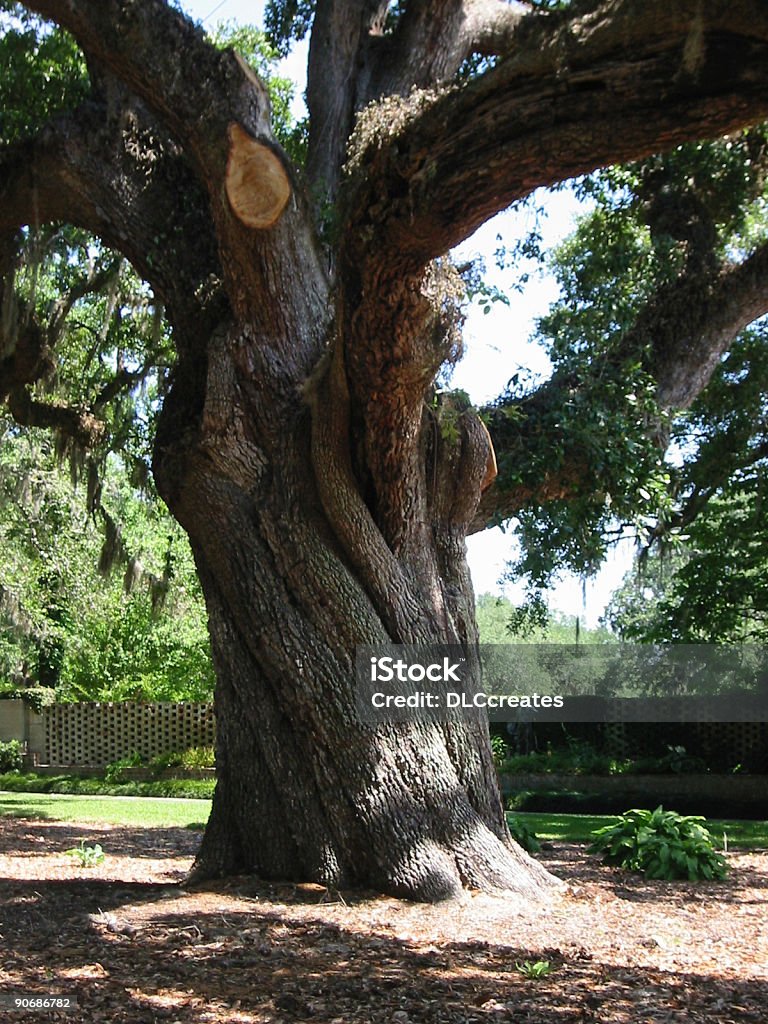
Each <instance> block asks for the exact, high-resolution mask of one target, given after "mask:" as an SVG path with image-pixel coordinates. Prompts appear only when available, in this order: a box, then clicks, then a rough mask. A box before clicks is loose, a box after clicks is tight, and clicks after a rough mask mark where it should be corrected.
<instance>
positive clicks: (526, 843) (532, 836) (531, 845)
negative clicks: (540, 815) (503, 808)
mask: <svg viewBox="0 0 768 1024" xmlns="http://www.w3.org/2000/svg"><path fill="white" fill-rule="evenodd" d="M507 824H508V826H509V834H510V835H511V836H512V838H513V839H514V840H515V842H516V843H519V844H520V846H522V848H523V849H524V850H525V851H526V852H527V853H538V852H539V850H540V849H541V843H540V842H539V837H538V836H537V835H536V833H535V832H533V831H532V830H531V829H529V828H528V826H527V825H524V824H523V822H522V821H521V820H520V819H519V818H515V817H512V816H511V815H509V816H508V818H507Z"/></svg>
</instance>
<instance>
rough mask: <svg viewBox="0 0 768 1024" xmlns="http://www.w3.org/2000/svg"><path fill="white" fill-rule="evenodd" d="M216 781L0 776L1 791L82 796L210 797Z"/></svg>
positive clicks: (27, 773) (199, 798)
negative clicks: (132, 780) (136, 780)
mask: <svg viewBox="0 0 768 1024" xmlns="http://www.w3.org/2000/svg"><path fill="white" fill-rule="evenodd" d="M215 787H216V781H215V780H214V779H210V780H207V779H206V780H198V779H158V780H156V781H154V782H105V781H104V780H103V779H86V778H81V777H80V776H79V775H35V774H34V772H6V773H5V774H2V775H0V790H3V789H4V790H7V791H9V792H12V793H68V794H72V795H81V796H167V797H181V798H185V797H186V798H187V799H193V800H209V799H210V798H211V797H212V796H213V790H214V789H215Z"/></svg>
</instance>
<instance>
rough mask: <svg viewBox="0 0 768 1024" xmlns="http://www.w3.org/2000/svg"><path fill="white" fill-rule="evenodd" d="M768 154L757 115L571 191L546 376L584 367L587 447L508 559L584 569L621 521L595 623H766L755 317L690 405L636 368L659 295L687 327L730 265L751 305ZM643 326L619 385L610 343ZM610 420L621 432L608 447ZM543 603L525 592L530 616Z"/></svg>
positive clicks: (656, 345)
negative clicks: (662, 397) (616, 583)
mask: <svg viewBox="0 0 768 1024" xmlns="http://www.w3.org/2000/svg"><path fill="white" fill-rule="evenodd" d="M767 160H768V155H767V152H766V134H765V129H764V128H763V127H761V126H758V127H756V128H752V129H749V130H748V131H746V132H743V133H737V134H734V135H731V136H729V137H728V138H727V139H723V140H720V141H715V142H711V143H696V144H686V145H684V146H681V147H678V148H677V149H676V150H674V151H673V152H672V153H670V154H668V155H666V156H656V157H652V158H650V159H647V160H644V161H641V162H639V163H635V164H629V165H625V166H622V167H614V168H611V169H609V170H607V171H603V172H600V173H598V174H597V175H593V176H591V177H588V178H586V179H584V180H582V181H581V182H580V183H579V184H578V190H579V191H580V192H581V194H582V195H584V196H585V197H586V198H588V199H590V200H591V202H592V203H593V209H592V211H591V212H590V213H589V214H588V215H586V216H584V217H583V218H582V219H581V222H580V224H579V226H578V228H577V230H576V231H575V232H574V234H573V235H572V236H571V237H570V238H569V239H567V240H566V241H565V242H564V243H563V244H562V245H561V246H560V247H559V248H558V249H557V251H556V252H555V253H554V254H553V256H552V257H551V260H550V264H551V266H552V268H553V270H554V271H555V273H556V275H557V277H558V279H559V281H560V283H561V286H562V296H561V298H560V299H559V300H558V302H557V303H555V304H554V306H553V307H552V309H551V310H550V312H549V314H548V315H546V316H545V317H543V318H542V319H541V321H540V323H539V330H538V333H539V338H540V340H541V341H543V342H544V344H545V345H546V346H547V349H548V351H549V353H550V355H551V357H552V360H553V363H554V365H555V367H556V371H555V373H556V374H558V373H559V374H566V375H569V374H570V375H571V376H572V377H573V376H577V375H583V374H584V373H585V369H586V368H587V367H591V373H592V385H591V392H590V406H589V409H588V410H586V411H585V410H583V409H582V408H581V405H579V406H578V407H577V408H578V413H579V423H578V425H577V429H576V431H570V432H569V433H570V437H571V441H573V439H574V436H575V437H577V438H578V443H580V444H581V445H582V446H583V447H584V450H585V452H588V453H589V455H588V460H589V463H590V467H591V472H592V487H591V488H584V486H583V485H584V482H585V480H584V478H583V477H582V479H581V481H580V485H581V487H582V490H581V493H580V494H579V495H578V498H577V500H566V501H560V502H554V503H551V504H550V505H549V506H547V507H545V508H544V509H543V511H542V510H535V509H529V510H527V511H526V513H525V514H524V516H523V530H522V540H523V544H524V547H523V554H522V557H521V558H520V561H519V565H518V569H519V570H520V571H523V572H528V573H529V574H530V578H531V580H532V583H533V593H534V594H536V593H537V587H540V586H544V585H546V583H547V581H548V578H549V575H550V573H551V572H552V571H553V570H556V569H558V568H562V567H563V565H570V566H572V567H573V568H575V569H577V570H578V571H582V572H584V571H589V570H590V569H591V568H593V567H594V566H595V565H596V564H598V563H599V561H600V560H601V559H602V556H603V554H604V551H605V548H606V545H607V544H609V543H611V541H612V540H615V539H617V538H619V537H621V536H625V535H626V527H630V528H631V529H632V531H633V532H634V533H635V536H636V538H637V541H638V544H639V545H640V549H641V550H640V553H639V555H638V561H637V568H636V570H635V571H634V572H633V573H632V575H631V577H628V579H627V580H626V581H625V584H624V586H623V587H622V589H621V591H620V592H619V593H617V594H616V595H615V597H614V599H613V601H612V603H611V606H610V608H609V610H608V614H607V619H606V621H607V622H608V623H609V624H610V625H611V627H612V628H613V629H615V630H617V631H618V632H619V633H620V635H621V636H622V637H623V638H625V639H632V640H644V641H657V642H662V641H677V642H688V643H696V642H709V641H727V640H749V639H752V640H759V638H760V637H761V636H762V633H763V630H764V620H765V608H766V604H765V587H764V585H763V582H762V577H763V568H764V564H765V553H766V551H765V544H764V542H763V540H762V537H763V535H764V528H763V527H764V521H763V520H764V508H763V501H762V493H763V489H764V479H765V470H766V455H768V444H767V439H766V415H765V413H766V407H767V402H768V361H767V360H768V356H767V353H768V348H766V344H765V341H766V333H765V332H766V325H765V321H764V319H758V320H756V321H755V322H753V323H751V324H750V326H749V327H747V328H746V329H745V330H743V331H741V332H740V333H738V334H737V335H736V336H735V337H734V338H732V339H730V338H726V337H723V338H721V341H720V345H719V347H718V350H719V353H720V354H719V356H718V359H717V360H716V361H715V359H714V354H713V356H712V359H711V361H710V366H709V372H711V378H710V380H709V383H708V385H707V387H706V388H705V389H703V390H702V391H701V392H699V393H697V394H695V395H692V396H691V400H690V402H689V403H688V407H685V406H683V407H682V408H681V407H680V406H678V405H676V404H675V405H672V406H670V407H669V408H668V409H659V408H658V405H657V403H658V399H659V395H658V392H657V390H656V382H655V378H654V376H653V375H652V374H651V373H649V370H648V366H649V360H650V359H651V358H657V356H655V355H654V352H655V351H656V349H659V350H660V351H661V352H662V358H663V357H665V356H666V353H665V352H664V347H665V346H669V345H670V344H671V343H672V342H673V341H674V340H675V337H674V335H675V334H676V333H678V332H680V330H681V324H680V323H679V322H673V324H672V326H671V328H670V327H668V325H667V324H664V325H663V330H660V329H659V326H658V325H657V324H655V323H654V322H653V321H652V322H651V324H650V327H649V326H648V325H647V324H646V323H645V321H646V320H648V319H650V311H651V310H654V311H655V312H654V315H655V316H658V312H657V311H656V310H657V306H658V304H659V301H660V297H663V296H665V295H669V294H673V293H674V292H676V291H679V290H680V289H682V288H685V289H686V290H687V292H688V295H687V298H685V300H684V301H687V303H688V305H687V307H686V306H685V305H683V306H682V307H681V309H680V313H681V317H682V321H683V322H682V326H683V327H687V326H688V324H689V322H691V321H693V320H695V319H696V318H697V317H698V316H699V315H700V307H701V306H702V305H704V307H705V308H707V309H708V310H709V314H708V315H710V314H711V313H712V306H711V305H710V302H711V298H710V293H713V292H714V294H716V295H718V296H719V301H723V298H724V293H722V292H719V290H718V287H717V286H718V284H719V283H720V282H721V281H734V279H735V274H736V270H737V268H738V269H739V270H740V272H741V273H745V274H746V272H747V271H749V275H754V276H751V279H750V281H749V284H748V285H747V290H748V291H749V292H750V293H751V296H752V298H751V300H750V301H751V302H752V303H754V304H755V305H754V306H753V308H754V309H756V310H757V311H758V312H759V310H760V304H761V302H762V292H763V287H762V283H761V280H760V275H759V273H758V271H759V261H760V254H761V251H762V249H763V247H764V246H765V243H766V231H767V228H768V224H767V223H766V213H765V199H766V194H765V172H766V166H767V163H766V161H767ZM745 257H746V258H745ZM739 261H741V262H739ZM696 289H699V290H700V294H699V296H697V292H696ZM736 308H737V309H738V308H741V307H740V306H738V305H737V307H736ZM727 313H728V315H729V316H730V315H732V313H733V310H732V309H727ZM748 315H749V314H748V313H747V316H748ZM745 319H746V317H745ZM713 326H714V325H713ZM664 331H668V332H669V331H672V332H674V333H672V334H670V333H667V334H666V335H665V333H664ZM638 333H640V338H639V340H640V341H641V342H644V346H642V347H639V348H638V349H637V350H636V352H637V355H638V358H637V361H636V362H635V364H634V365H629V364H627V363H625V364H623V366H622V373H623V375H624V376H623V379H622V380H621V381H617V380H616V376H615V367H614V366H613V365H612V360H613V358H614V353H615V352H617V351H620V350H621V348H622V346H623V345H625V344H626V339H627V338H628V337H629V338H632V337H633V336H634V337H635V338H637V335H638ZM726 345H727V351H726ZM697 369H699V371H700V372H701V370H700V368H697ZM654 406H656V408H654ZM574 411H577V410H574ZM628 412H629V413H630V415H629V416H628V415H627V413H628ZM633 412H634V413H635V415H632V413H633ZM638 413H639V415H638ZM611 420H615V421H616V426H615V427H613V428H612V429H613V430H615V431H616V433H617V435H621V433H622V432H623V439H622V440H620V441H618V443H615V444H614V445H612V446H611V448H610V449H609V450H607V451H603V450H602V445H601V439H602V438H603V437H604V436H605V435H604V431H605V425H606V423H610V422H611ZM622 420H623V422H624V424H625V426H624V428H623V431H622V428H621V426H620V423H621V421H622ZM644 420H645V424H646V425H644V423H643V421H644ZM647 424H653V425H654V427H653V429H652V430H650V431H649V430H648V429H647ZM622 527H623V528H624V529H622ZM539 606H540V604H539V603H536V601H532V602H531V604H529V613H532V612H533V611H534V610H535V609H536V608H538V607H539Z"/></svg>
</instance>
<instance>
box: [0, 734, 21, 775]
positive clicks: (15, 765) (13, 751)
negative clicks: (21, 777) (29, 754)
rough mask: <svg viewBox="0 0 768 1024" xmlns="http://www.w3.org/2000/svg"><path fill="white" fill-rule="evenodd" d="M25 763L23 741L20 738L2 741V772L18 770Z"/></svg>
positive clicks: (0, 764)
mask: <svg viewBox="0 0 768 1024" xmlns="http://www.w3.org/2000/svg"><path fill="white" fill-rule="evenodd" d="M23 764H24V761H23V757H22V750H21V743H19V741H18V740H8V742H7V743H2V742H0V772H18V771H21V767H22V765H23Z"/></svg>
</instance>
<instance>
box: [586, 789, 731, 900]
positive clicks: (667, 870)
mask: <svg viewBox="0 0 768 1024" xmlns="http://www.w3.org/2000/svg"><path fill="white" fill-rule="evenodd" d="M704 820H705V819H704V818H702V817H698V816H696V817H694V816H689V817H683V816H682V815H680V814H677V813H676V812H675V811H665V810H664V808H663V807H657V808H656V810H655V811H647V810H631V811H626V812H625V813H624V814H623V815H622V816H621V818H620V819H619V820H618V821H617V822H616V824H615V825H606V826H605V828H599V829H597V830H596V831H595V832H593V833H592V835H593V836H594V837H595V841H594V842H593V843H592V845H591V846H590V847H589V852H590V853H599V854H602V857H603V861H604V862H605V863H606V864H614V865H616V866H618V867H622V868H627V869H628V870H630V871H639V872H640V873H641V874H643V875H645V877H646V878H663V879H669V880H671V879H679V878H684V879H688V880H689V881H692V882H696V881H700V880H701V879H720V878H724V877H725V874H726V871H727V865H726V862H725V858H724V857H723V856H722V855H721V854H719V853H717V851H716V850H715V847H714V843H713V841H712V836H711V835H710V833H709V830H708V829H707V828H706V827H705V826H704V824H702V823H703V822H704Z"/></svg>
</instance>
